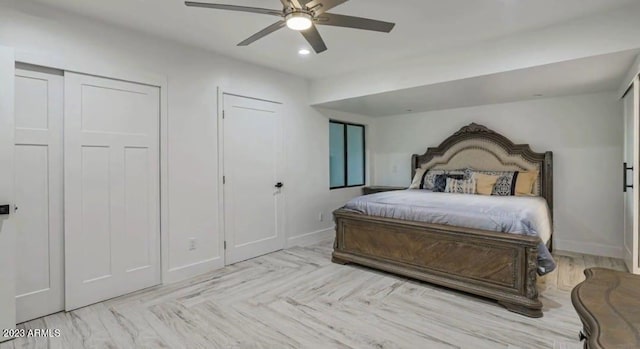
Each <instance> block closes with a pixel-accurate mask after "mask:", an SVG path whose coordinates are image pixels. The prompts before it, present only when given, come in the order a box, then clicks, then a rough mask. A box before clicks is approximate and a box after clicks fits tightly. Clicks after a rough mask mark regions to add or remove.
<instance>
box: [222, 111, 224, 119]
mask: <svg viewBox="0 0 640 349" xmlns="http://www.w3.org/2000/svg"><path fill="white" fill-rule="evenodd" d="M222 118H223V119H224V110H223V111H222Z"/></svg>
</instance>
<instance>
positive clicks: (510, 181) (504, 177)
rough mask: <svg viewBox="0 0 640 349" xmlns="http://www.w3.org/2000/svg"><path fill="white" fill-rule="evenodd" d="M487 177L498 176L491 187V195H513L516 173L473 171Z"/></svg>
mask: <svg viewBox="0 0 640 349" xmlns="http://www.w3.org/2000/svg"><path fill="white" fill-rule="evenodd" d="M474 172H475V173H480V174H484V175H489V176H498V180H497V181H496V184H495V185H494V186H493V190H492V191H491V195H496V196H511V195H515V184H516V177H517V176H518V171H474Z"/></svg>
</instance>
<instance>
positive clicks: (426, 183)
mask: <svg viewBox="0 0 640 349" xmlns="http://www.w3.org/2000/svg"><path fill="white" fill-rule="evenodd" d="M439 175H453V176H463V177H464V171H463V170H427V172H425V173H424V176H423V178H422V185H421V186H420V189H427V190H433V191H435V190H434V189H433V188H434V186H435V180H436V176H439ZM445 185H446V184H445ZM442 190H443V191H444V187H443V189H442Z"/></svg>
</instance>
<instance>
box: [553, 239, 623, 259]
mask: <svg viewBox="0 0 640 349" xmlns="http://www.w3.org/2000/svg"><path fill="white" fill-rule="evenodd" d="M553 246H554V250H557V251H568V252H576V253H584V254H590V255H595V256H602V257H613V258H623V257H624V250H623V248H622V247H620V246H611V245H603V244H595V243H592V242H582V241H572V240H562V239H554V240H553Z"/></svg>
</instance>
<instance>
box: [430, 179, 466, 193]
mask: <svg viewBox="0 0 640 349" xmlns="http://www.w3.org/2000/svg"><path fill="white" fill-rule="evenodd" d="M463 177H464V175H461V174H440V175H436V176H435V179H434V180H433V189H432V190H433V191H434V192H437V193H443V192H444V191H445V189H446V188H447V180H448V179H463Z"/></svg>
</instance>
